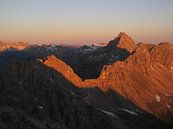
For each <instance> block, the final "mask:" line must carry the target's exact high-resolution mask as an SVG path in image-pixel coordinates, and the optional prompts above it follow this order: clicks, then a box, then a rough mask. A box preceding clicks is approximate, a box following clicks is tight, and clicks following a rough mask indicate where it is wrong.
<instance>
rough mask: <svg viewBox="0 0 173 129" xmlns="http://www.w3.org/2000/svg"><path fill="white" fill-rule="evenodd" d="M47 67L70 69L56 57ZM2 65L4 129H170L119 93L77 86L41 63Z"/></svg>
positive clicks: (0, 110) (0, 112)
mask: <svg viewBox="0 0 173 129" xmlns="http://www.w3.org/2000/svg"><path fill="white" fill-rule="evenodd" d="M48 61H51V62H52V64H49V63H48ZM45 63H47V64H49V65H54V68H57V70H59V71H60V72H61V73H63V72H64V70H62V69H59V67H56V66H55V64H57V65H61V66H62V65H64V66H63V67H64V68H66V65H65V63H63V62H62V61H60V60H58V59H56V58H55V57H54V56H51V57H49V59H48V60H47V61H45ZM0 67H1V69H0V128H1V129H7V128H14V129H93V128H94V129H105V128H107V129H139V128H140V129H163V128H164V129H170V128H171V126H169V125H167V124H165V123H163V122H162V121H160V120H158V119H156V118H155V117H153V116H152V115H150V114H148V113H146V112H144V111H142V110H140V109H139V108H137V107H136V106H135V105H133V104H132V103H131V102H129V101H128V100H126V99H125V98H124V97H122V96H121V95H118V94H117V93H114V92H107V93H104V92H102V91H100V90H99V89H94V88H92V89H79V88H76V87H75V86H74V85H73V84H72V83H70V82H69V81H68V80H66V78H65V76H66V77H68V76H67V74H64V77H63V76H62V74H61V73H59V72H57V71H55V70H54V69H52V68H50V67H47V66H46V65H44V64H43V63H42V62H40V60H39V61H35V60H27V61H24V60H22V61H21V60H18V58H14V57H13V59H10V60H8V61H6V62H3V63H0ZM67 71H70V72H72V71H71V69H70V68H67ZM69 75H71V74H69ZM141 121H142V122H141Z"/></svg>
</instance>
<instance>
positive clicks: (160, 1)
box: [0, 0, 173, 44]
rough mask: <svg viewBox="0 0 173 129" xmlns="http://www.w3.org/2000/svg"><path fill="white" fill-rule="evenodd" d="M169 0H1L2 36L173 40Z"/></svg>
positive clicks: (50, 39)
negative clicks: (123, 36)
mask: <svg viewBox="0 0 173 129" xmlns="http://www.w3.org/2000/svg"><path fill="white" fill-rule="evenodd" d="M172 13H173V0H0V40H2V41H25V42H30V43H33V42H39V43H40V42H44V43H78V44H79V43H81V44H87V43H88V44H91V43H95V42H108V41H109V40H111V39H113V38H114V37H115V36H116V35H117V34H118V33H119V32H121V31H123V32H126V33H128V34H129V35H130V36H131V37H132V38H133V39H134V40H135V41H136V42H139V41H143V42H146V43H158V42H162V41H168V42H172V43H173V14H172Z"/></svg>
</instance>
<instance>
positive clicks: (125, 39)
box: [108, 32, 136, 52]
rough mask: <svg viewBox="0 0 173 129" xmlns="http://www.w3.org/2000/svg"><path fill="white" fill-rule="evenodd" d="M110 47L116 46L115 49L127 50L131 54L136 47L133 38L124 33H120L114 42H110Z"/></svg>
mask: <svg viewBox="0 0 173 129" xmlns="http://www.w3.org/2000/svg"><path fill="white" fill-rule="evenodd" d="M108 45H114V46H115V47H118V48H122V49H126V50H127V51H129V52H132V51H133V50H134V49H135V47H136V45H135V42H134V41H133V40H132V38H131V37H129V36H128V35H127V34H126V33H124V32H120V33H119V35H118V36H117V37H116V38H115V39H114V40H112V41H110V42H109V44H108Z"/></svg>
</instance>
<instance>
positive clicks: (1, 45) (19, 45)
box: [0, 41, 28, 52]
mask: <svg viewBox="0 0 173 129" xmlns="http://www.w3.org/2000/svg"><path fill="white" fill-rule="evenodd" d="M27 47H28V44H27V43H24V42H2V41H0V52H1V51H4V50H8V51H14V50H23V49H25V48H27Z"/></svg>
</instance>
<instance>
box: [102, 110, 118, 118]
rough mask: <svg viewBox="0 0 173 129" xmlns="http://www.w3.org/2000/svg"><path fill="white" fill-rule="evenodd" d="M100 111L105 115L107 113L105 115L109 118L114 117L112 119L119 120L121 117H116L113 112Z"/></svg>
mask: <svg viewBox="0 0 173 129" xmlns="http://www.w3.org/2000/svg"><path fill="white" fill-rule="evenodd" d="M99 111H101V112H103V113H105V114H107V115H109V116H112V117H115V118H117V119H119V117H118V116H116V115H114V114H113V113H112V112H108V111H105V110H99Z"/></svg>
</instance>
